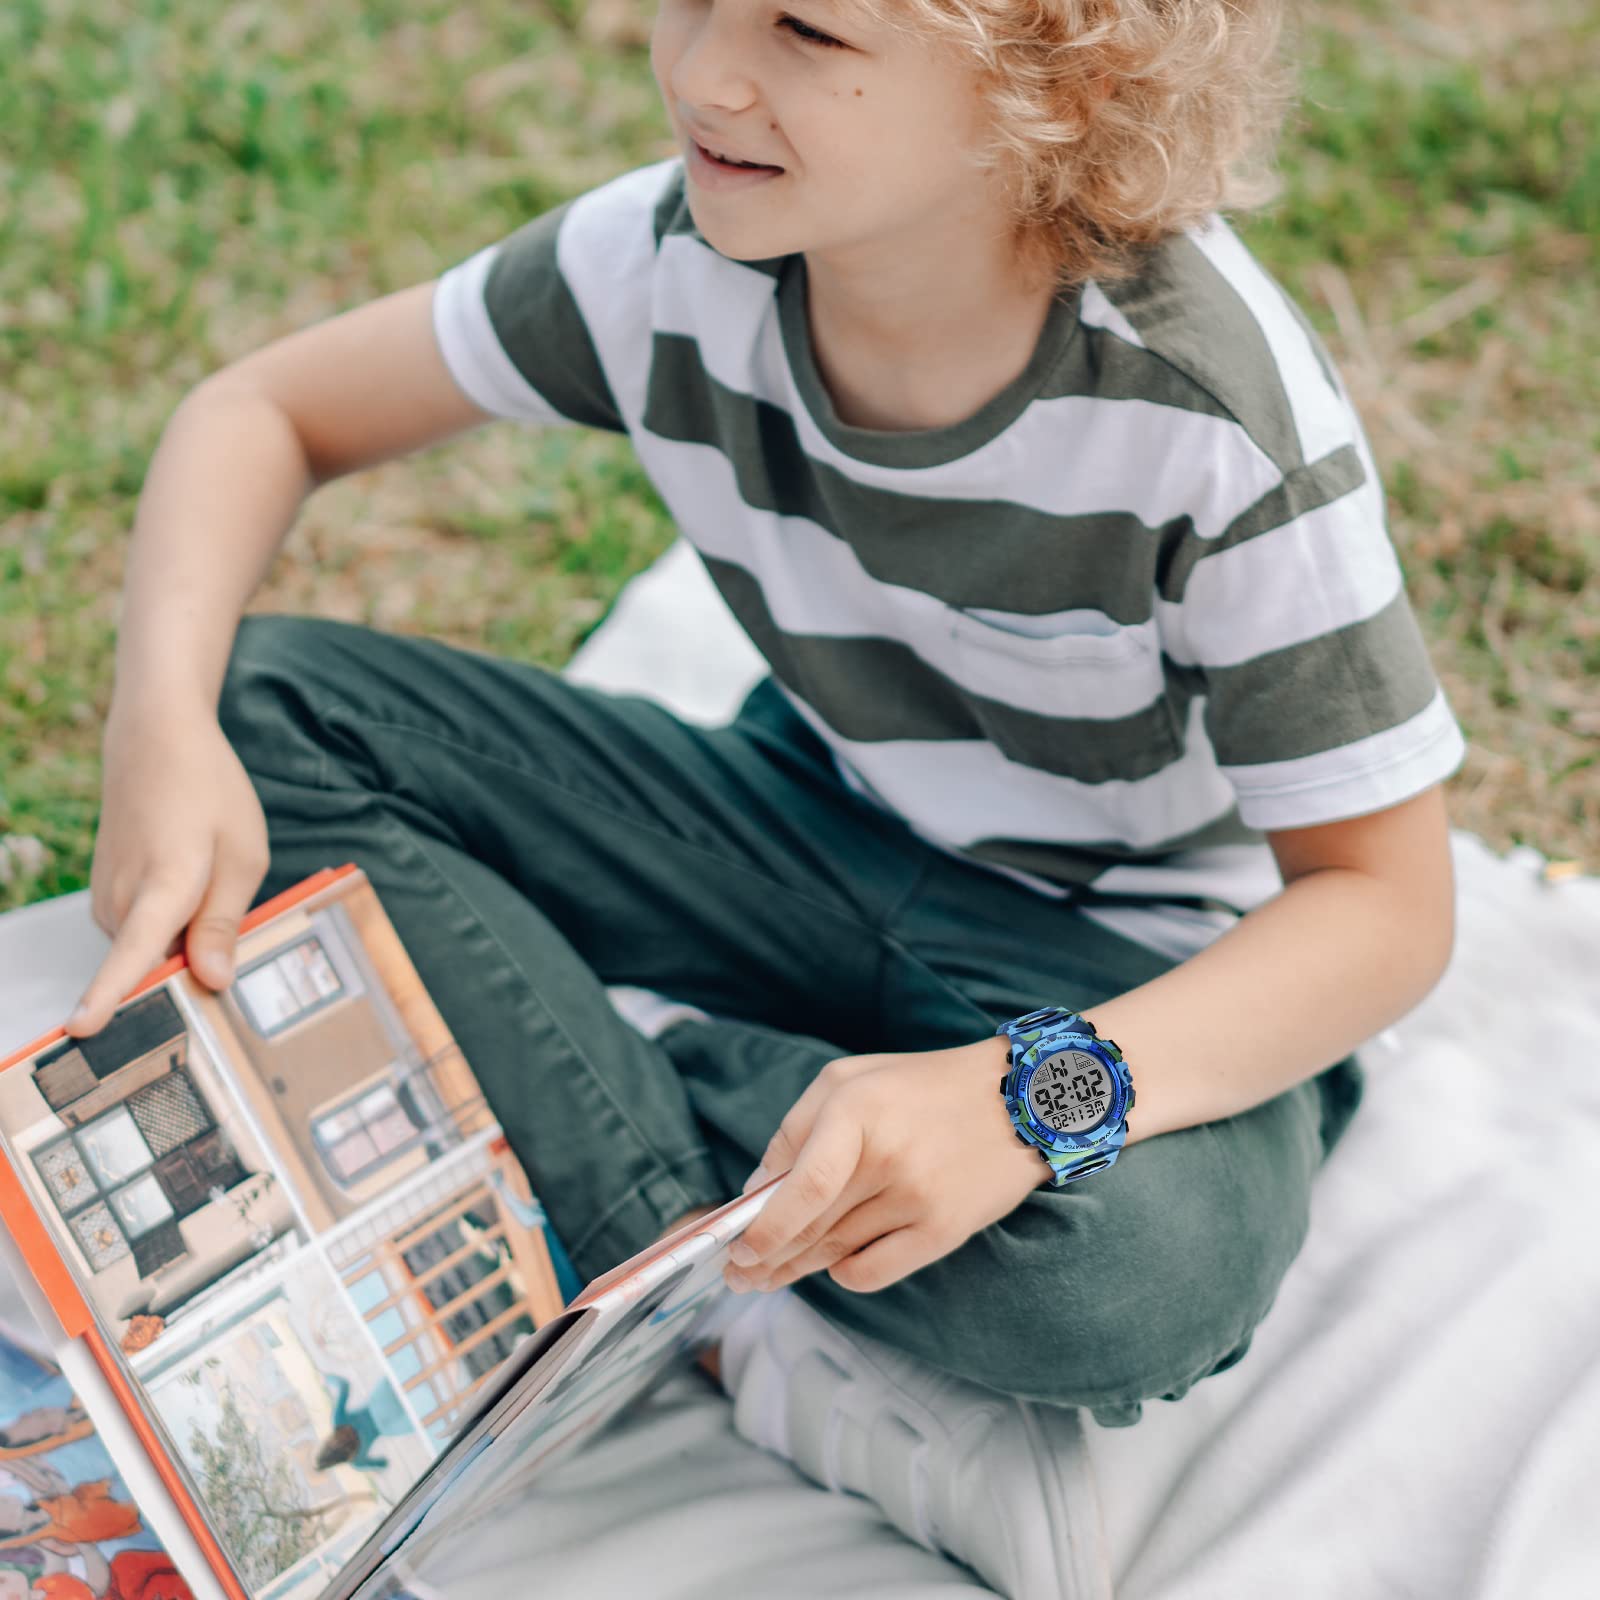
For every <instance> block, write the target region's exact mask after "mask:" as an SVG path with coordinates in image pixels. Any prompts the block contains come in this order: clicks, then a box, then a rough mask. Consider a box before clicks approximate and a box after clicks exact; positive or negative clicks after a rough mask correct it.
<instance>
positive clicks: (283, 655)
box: [217, 616, 348, 784]
mask: <svg viewBox="0 0 1600 1600" xmlns="http://www.w3.org/2000/svg"><path fill="white" fill-rule="evenodd" d="M347 626H348V624H340V623H334V622H328V621H324V620H322V619H319V618H314V617H281V616H248V617H245V618H244V619H243V620H242V621H241V622H240V624H239V630H238V633H237V635H236V637H235V639H234V643H233V650H232V653H231V654H230V656H229V658H228V666H227V671H226V672H225V673H224V675H223V680H222V689H221V693H220V695H219V697H218V701H217V720H218V722H219V723H220V724H221V726H222V731H223V733H224V734H225V735H226V736H227V739H228V742H229V744H231V745H232V746H233V749H234V751H235V752H236V753H237V755H238V756H239V759H240V761H241V762H243V764H244V767H245V770H246V771H247V772H250V773H252V774H255V773H270V774H272V775H274V776H278V777H283V778H287V779H291V780H295V781H300V782H304V783H310V784H315V783H318V782H319V781H320V780H321V779H322V777H323V774H324V769H325V762H324V759H323V757H322V755H321V748H322V744H323V738H322V733H323V723H322V718H323V710H324V708H325V707H326V706H327V705H328V704H329V703H330V701H331V699H332V698H333V697H335V696H336V695H337V689H336V687H335V684H334V682H333V681H332V678H331V672H330V668H331V666H332V663H333V662H334V661H335V660H336V659H337V657H338V656H339V654H340V653H341V651H340V648H339V647H340V643H341V640H340V633H339V630H340V629H341V628H344V627H347Z"/></svg>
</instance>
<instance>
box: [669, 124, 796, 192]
mask: <svg viewBox="0 0 1600 1600" xmlns="http://www.w3.org/2000/svg"><path fill="white" fill-rule="evenodd" d="M685 165H686V168H687V170H688V174H689V176H690V177H691V178H692V179H693V180H694V181H695V182H696V183H697V184H699V185H700V187H701V188H704V189H745V188H749V187H750V186H751V185H752V184H757V183H764V182H766V181H767V180H769V179H771V178H777V177H781V176H782V175H783V171H784V169H783V168H782V167H773V166H763V165H759V164H752V165H744V164H742V163H739V162H733V161H724V160H722V159H721V158H720V157H719V156H717V155H715V154H713V153H712V151H710V150H708V149H707V148H706V147H705V146H704V145H702V144H701V143H700V141H699V140H698V139H696V138H695V137H694V135H693V134H691V135H690V136H689V159H688V161H687V162H686V163H685Z"/></svg>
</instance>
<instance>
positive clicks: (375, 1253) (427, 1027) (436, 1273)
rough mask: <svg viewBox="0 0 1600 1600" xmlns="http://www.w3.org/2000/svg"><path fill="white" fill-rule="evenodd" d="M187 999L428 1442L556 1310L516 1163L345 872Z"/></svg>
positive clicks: (372, 898)
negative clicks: (231, 969)
mask: <svg viewBox="0 0 1600 1600" xmlns="http://www.w3.org/2000/svg"><path fill="white" fill-rule="evenodd" d="M184 994H185V999H186V1002H187V1003H189V1004H191V1005H193V1006H194V1007H195V1009H196V1011H197V1012H198V1013H199V1014H200V1015H201V1016H202V1017H203V1018H204V1019H205V1021H206V1023H207V1025H208V1027H209V1028H211V1029H212V1030H213V1031H214V1032H215V1035H216V1037H217V1040H218V1046H219V1048H220V1049H221V1050H222V1051H223V1053H224V1054H225V1055H226V1056H228V1057H229V1058H230V1059H231V1060H232V1061H233V1063H234V1069H235V1071H234V1075H235V1078H236V1080H237V1081H238V1083H239V1085H240V1087H241V1090H242V1092H243V1093H244V1095H245V1097H246V1099H247V1100H248V1101H249V1103H250V1105H251V1108H252V1111H253V1113H254V1114H255V1116H256V1117H257V1119H258V1121H259V1122H260V1125H261V1127H262V1129H263V1131H264V1133H265V1134H266V1137H267V1139H268V1141H269V1142H270V1144H271V1146H272V1148H273V1149H274V1151H276V1152H277V1154H278V1156H279V1160H280V1163H281V1165H282V1167H283V1169H284V1171H285V1172H286V1173H287V1175H288V1177H289V1181H290V1183H291V1186H292V1187H293V1190H294V1193H295V1195H296V1197H297V1199H298V1200H299V1202H300V1204H301V1207H302V1209H303V1211H304V1213H305V1216H306V1218H307V1220H308V1222H309V1223H310V1225H311V1228H312V1229H313V1231H314V1233H315V1234H316V1235H317V1237H318V1238H319V1240H320V1244H321V1249H322V1251H323V1253H324V1254H325V1255H326V1257H327V1259H328V1260H329V1262H330V1264H331V1265H332V1266H333V1268H334V1269H335V1271H336V1272H337V1273H338V1276H339V1279H340V1281H341V1283H342V1284H343V1286H344V1288H345V1289H346V1291H347V1292H348V1293H349V1295H350V1297H351V1300H352V1302H353V1303H354V1305H355V1306H356V1308H357V1309H358V1311H359V1312H360V1314H361V1316H362V1317H363V1319H364V1320H365V1321H366V1322H367V1324H368V1326H369V1327H370V1328H371V1330H372V1332H373V1335H374V1337H375V1338H376V1340H377V1343H378V1346H379V1348H380V1349H381V1350H382V1351H383V1354H384V1359H385V1361H386V1362H387V1364H388V1365H389V1368H390V1370H391V1371H392V1373H393V1374H394V1376H395V1378H396V1380H397V1381H398V1382H399V1383H400V1384H401V1385H402V1387H403V1388H404V1390H405V1392H406V1398H407V1401H408V1403H409V1404H410V1405H411V1406H412V1407H413V1408H414V1410H415V1411H416V1413H417V1415H418V1417H419V1418H420V1420H421V1421H422V1424H423V1426H424V1427H425V1428H426V1429H428V1431H429V1432H430V1433H431V1434H433V1436H434V1437H435V1440H436V1442H437V1443H443V1442H444V1440H445V1439H446V1438H448V1437H449V1434H450V1432H451V1431H453V1428H454V1426H455V1425H456V1424H457V1423H458V1422H459V1421H460V1420H461V1418H462V1416H463V1415H464V1410H463V1402H464V1401H465V1400H466V1399H467V1398H468V1397H469V1396H470V1395H471V1394H472V1393H473V1392H474V1391H475V1390H476V1389H477V1388H478V1387H479V1386H480V1384H481V1383H482V1382H483V1380H484V1379H486V1378H487V1377H488V1375H489V1373H490V1372H492V1371H493V1370H494V1368H495V1367H497V1366H498V1365H499V1363H500V1362H501V1361H502V1360H503V1359H504V1358H505V1357H506V1356H507V1355H508V1354H509V1353H510V1350H511V1348H512V1346H513V1345H514V1344H515V1343H516V1341H517V1340H518V1339H519V1338H521V1337H523V1336H524V1335H525V1334H528V1333H530V1332H532V1331H533V1329H534V1328H535V1327H537V1326H540V1325H542V1324H543V1323H544V1322H546V1321H548V1320H549V1319H550V1318H551V1317H553V1316H555V1315H556V1313H557V1312H559V1311H560V1310H561V1306H562V1299H561V1292H560V1289H559V1287H558V1286H557V1282H556V1276H555V1271H554V1268H553V1266H552V1264H551V1260H550V1253H549V1248H548V1245H547V1243H546V1236H545V1233H544V1229H543V1226H542V1224H543V1215H542V1212H541V1211H540V1210H539V1208H538V1206H537V1205H536V1204H535V1203H534V1201H533V1197H532V1195H531V1194H530V1192H529V1190H528V1186H527V1180H526V1178H525V1177H524V1175H523V1173H522V1171H521V1168H520V1167H519V1166H518V1165H517V1163H516V1160H515V1158H514V1157H513V1156H512V1155H511V1153H510V1150H509V1148H508V1147H507V1145H506V1142H505V1140H504V1138H503V1137H502V1136H501V1135H500V1133H499V1129H498V1126H497V1124H496V1123H495V1121H494V1118H493V1115H492V1113H491V1112H490V1110H489V1108H488V1106H487V1103H486V1101H485V1100H484V1098H483V1095H482V1091H481V1089H480V1088H479V1087H478V1084H477V1081H476V1079H475V1078H474V1077H473V1075H472V1073H471V1070H470V1069H469V1068H468V1066H467V1065H466V1062H465V1060H464V1057H463V1055H462V1053H461V1050H460V1048H459V1046H458V1045H457V1044H456V1042H455V1040H454V1037H453V1036H452V1035H451V1033H450V1031H449V1029H448V1027H447V1025H446V1024H445V1022H444V1019H443V1018H442V1017H441V1016H440V1014H439V1011H438V1009H437V1007H436V1006H435V1005H434V1003H433V1001H432V999H431V997H430V996H429V995H428V993H427V991H426V989H425V988H424V987H423V985H422V983H421V981H420V979H419V978H418V976H417V973H416V969H415V968H414V967H413V966H412V964H411V960H410V958H409V956H408V955H407V954H406V952H405V949H404V947H403V946H402V945H401V943H400V941H399V938H398V936H397V935H396V933H395V931H394V928H393V925H392V924H391V923H390V922H389V920H388V918H387V916H386V915H385V914H384V912H383V909H382V906H381V904H380V903H379V901H378V898H377V895H376V894H375V893H374V892H373V890H372V887H371V885H370V884H369V883H368V882H367V881H366V879H365V878H364V877H361V876H359V875H353V876H351V877H349V878H346V879H343V880H341V881H339V882H337V883H335V884H334V885H332V886H330V887H329V888H328V889H327V890H325V891H323V892H321V893H319V894H317V895H315V896H313V897H311V898H310V899H308V900H307V901H305V902H304V903H303V904H302V905H301V906H297V907H292V908H290V909H289V910H287V911H285V912H283V913H281V914H280V915H279V916H277V917H274V918H273V919H272V921H271V922H270V924H266V925H263V926H262V927H261V928H260V929H257V930H255V931H254V932H252V933H251V934H248V935H246V936H245V938H244V939H242V940H241V941H240V945H239V954H238V966H237V976H236V978H235V981H234V983H233V985H232V987H231V988H230V989H229V990H228V991H227V992H226V993H224V994H223V995H220V996H218V995H215V994H212V993H210V992H209V991H205V990H202V989H200V988H199V987H198V986H197V985H193V984H187V985H186V987H185V990H184Z"/></svg>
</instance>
